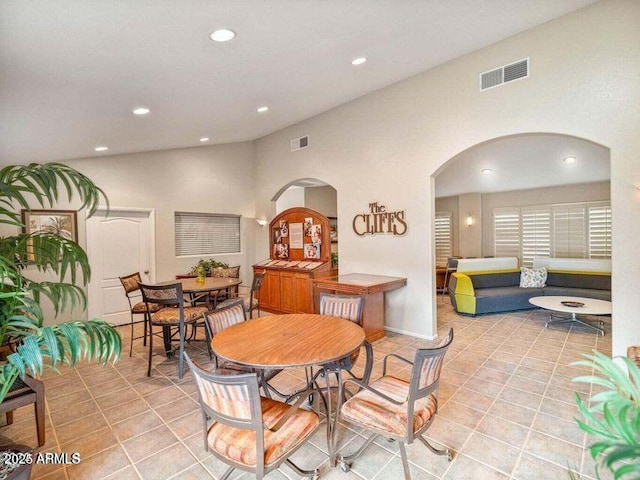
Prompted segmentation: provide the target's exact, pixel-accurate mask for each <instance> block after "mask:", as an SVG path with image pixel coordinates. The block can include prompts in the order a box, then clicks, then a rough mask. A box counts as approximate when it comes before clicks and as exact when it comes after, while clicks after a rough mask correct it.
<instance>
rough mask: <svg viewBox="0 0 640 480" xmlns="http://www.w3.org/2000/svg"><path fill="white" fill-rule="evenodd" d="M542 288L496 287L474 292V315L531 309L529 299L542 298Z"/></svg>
mask: <svg viewBox="0 0 640 480" xmlns="http://www.w3.org/2000/svg"><path fill="white" fill-rule="evenodd" d="M542 295H543V293H542V288H520V287H498V288H482V289H480V290H476V311H475V312H474V313H476V314H480V313H490V312H508V311H511V310H526V309H528V308H533V305H531V304H530V303H529V299H530V298H533V297H539V296H542Z"/></svg>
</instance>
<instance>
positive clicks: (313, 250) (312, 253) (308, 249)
mask: <svg viewBox="0 0 640 480" xmlns="http://www.w3.org/2000/svg"><path fill="white" fill-rule="evenodd" d="M304 258H310V259H315V258H320V244H319V243H305V244H304Z"/></svg>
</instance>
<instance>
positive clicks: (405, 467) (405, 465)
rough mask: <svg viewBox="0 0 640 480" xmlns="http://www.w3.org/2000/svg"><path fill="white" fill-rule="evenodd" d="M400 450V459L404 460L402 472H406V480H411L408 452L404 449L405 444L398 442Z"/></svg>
mask: <svg viewBox="0 0 640 480" xmlns="http://www.w3.org/2000/svg"><path fill="white" fill-rule="evenodd" d="M398 448H399V449H400V458H402V470H404V479H405V480H411V471H410V470H409V462H408V461H407V451H406V450H405V448H404V443H402V442H398Z"/></svg>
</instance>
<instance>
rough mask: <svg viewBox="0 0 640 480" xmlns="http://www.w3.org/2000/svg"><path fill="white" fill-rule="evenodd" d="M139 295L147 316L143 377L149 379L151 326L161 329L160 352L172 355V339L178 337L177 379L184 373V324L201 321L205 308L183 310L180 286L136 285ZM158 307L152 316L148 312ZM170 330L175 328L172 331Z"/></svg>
mask: <svg viewBox="0 0 640 480" xmlns="http://www.w3.org/2000/svg"><path fill="white" fill-rule="evenodd" d="M138 285H139V286H140V291H141V292H142V300H143V301H144V303H145V304H146V306H147V315H149V319H150V322H149V366H148V368H147V376H148V377H150V376H151V358H152V356H153V326H154V325H159V326H161V327H162V336H163V338H164V349H165V353H166V354H167V355H172V354H173V349H172V347H171V342H172V340H173V339H174V338H175V337H176V335H177V336H178V339H177V341H178V345H179V346H178V348H179V355H180V356H179V357H178V378H180V379H182V375H183V373H184V357H183V356H182V353H183V352H184V341H185V332H186V325H187V324H194V323H195V322H196V320H198V319H200V318H202V314H203V313H204V312H206V311H207V308H206V307H185V306H184V296H183V294H182V283H180V282H177V283H172V284H168V285H144V284H142V283H139V284H138ZM154 304H156V305H160V306H162V307H163V308H162V309H160V310H158V311H157V312H155V313H153V314H152V313H151V311H152V305H154ZM172 329H175V330H174V331H173V332H172Z"/></svg>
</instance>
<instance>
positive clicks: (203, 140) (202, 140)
mask: <svg viewBox="0 0 640 480" xmlns="http://www.w3.org/2000/svg"><path fill="white" fill-rule="evenodd" d="M200 141H201V142H208V141H209V137H202V138H201V139H200Z"/></svg>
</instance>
